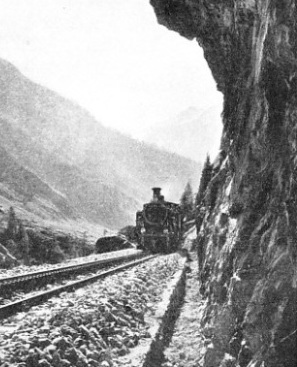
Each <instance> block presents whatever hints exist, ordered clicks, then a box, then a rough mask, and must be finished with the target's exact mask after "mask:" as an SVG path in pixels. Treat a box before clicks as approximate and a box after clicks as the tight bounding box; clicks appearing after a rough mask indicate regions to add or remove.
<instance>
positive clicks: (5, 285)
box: [0, 250, 143, 297]
mask: <svg viewBox="0 0 297 367" xmlns="http://www.w3.org/2000/svg"><path fill="white" fill-rule="evenodd" d="M141 256H143V252H142V251H139V250H123V251H117V252H113V253H109V254H102V256H100V257H99V259H97V260H95V261H88V262H82V263H79V264H71V265H66V266H65V265H64V266H59V267H53V268H51V269H43V270H38V271H33V272H28V273H24V274H21V275H14V276H10V277H5V278H0V294H1V296H2V297H5V296H10V295H11V294H12V293H13V292H15V291H17V290H19V289H21V290H22V291H23V290H24V289H25V290H26V291H27V292H28V291H31V290H32V289H34V288H38V287H40V286H44V285H45V284H48V283H50V282H53V281H55V280H56V279H57V278H58V279H59V280H61V279H65V278H67V277H70V276H72V275H74V276H77V275H79V274H83V273H87V272H90V271H94V270H98V268H100V267H104V266H107V265H112V264H116V263H119V262H122V261H127V260H133V259H136V258H139V257H141Z"/></svg>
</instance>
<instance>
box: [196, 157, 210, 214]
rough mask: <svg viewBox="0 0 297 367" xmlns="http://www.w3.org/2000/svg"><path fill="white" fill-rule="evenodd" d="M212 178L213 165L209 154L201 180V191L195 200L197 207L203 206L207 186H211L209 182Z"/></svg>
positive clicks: (199, 190)
mask: <svg viewBox="0 0 297 367" xmlns="http://www.w3.org/2000/svg"><path fill="white" fill-rule="evenodd" d="M211 176H212V165H211V163H210V158H209V155H208V154H207V156H206V160H205V163H204V166H203V170H202V174H201V178H200V184H199V189H198V192H197V195H196V199H195V206H196V207H197V206H199V205H200V204H202V201H203V198H204V196H205V192H206V189H207V186H208V184H209V181H210V180H211Z"/></svg>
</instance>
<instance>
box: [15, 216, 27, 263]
mask: <svg viewBox="0 0 297 367" xmlns="http://www.w3.org/2000/svg"><path fill="white" fill-rule="evenodd" d="M18 239H19V241H18V247H19V251H20V254H21V258H22V259H23V261H24V264H25V265H28V264H29V247H30V242H29V237H28V234H27V231H26V229H25V227H24V226H23V223H22V222H21V221H19V229H18Z"/></svg>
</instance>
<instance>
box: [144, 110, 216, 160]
mask: <svg viewBox="0 0 297 367" xmlns="http://www.w3.org/2000/svg"><path fill="white" fill-rule="evenodd" d="M221 109H222V107H221V106H220V105H214V106H212V107H210V108H207V109H204V110H199V109H198V108H195V107H189V108H188V109H187V110H184V111H182V112H181V113H179V114H178V115H177V116H175V117H173V118H171V119H169V120H166V121H164V122H162V123H160V124H158V125H155V126H153V127H152V128H150V129H149V130H148V131H146V132H142V133H141V134H139V137H141V139H143V140H144V141H146V142H149V143H154V144H155V145H156V146H158V147H160V148H163V149H166V150H168V151H170V152H176V153H178V154H180V155H182V156H184V157H188V158H190V159H194V160H196V161H198V162H203V161H204V160H205V156H206V154H207V153H209V154H210V155H211V156H212V157H215V156H216V155H217V152H218V149H219V146H220V139H221V134H222V121H221V116H220V115H221ZM210 122H211V123H210ZM214 126H216V128H215V129H214Z"/></svg>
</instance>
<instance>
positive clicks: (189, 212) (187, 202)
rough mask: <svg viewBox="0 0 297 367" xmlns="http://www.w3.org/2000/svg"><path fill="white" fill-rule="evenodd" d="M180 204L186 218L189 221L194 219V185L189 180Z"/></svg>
mask: <svg viewBox="0 0 297 367" xmlns="http://www.w3.org/2000/svg"><path fill="white" fill-rule="evenodd" d="M180 206H181V210H182V213H183V216H184V220H185V221H188V220H191V219H193V210H194V200H193V190H192V186H191V185H190V183H189V182H188V183H187V184H186V187H185V190H184V193H183V194H182V197H181V199H180Z"/></svg>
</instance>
